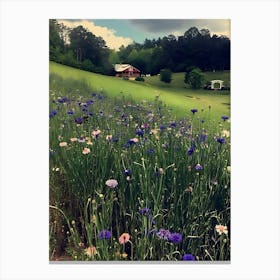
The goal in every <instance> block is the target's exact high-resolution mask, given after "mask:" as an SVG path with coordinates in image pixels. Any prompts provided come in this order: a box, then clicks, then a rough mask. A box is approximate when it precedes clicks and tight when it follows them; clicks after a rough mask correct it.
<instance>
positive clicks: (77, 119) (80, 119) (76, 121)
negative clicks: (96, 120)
mask: <svg viewBox="0 0 280 280" xmlns="http://www.w3.org/2000/svg"><path fill="white" fill-rule="evenodd" d="M83 121H84V119H83V118H76V119H75V123H77V124H82V123H83Z"/></svg>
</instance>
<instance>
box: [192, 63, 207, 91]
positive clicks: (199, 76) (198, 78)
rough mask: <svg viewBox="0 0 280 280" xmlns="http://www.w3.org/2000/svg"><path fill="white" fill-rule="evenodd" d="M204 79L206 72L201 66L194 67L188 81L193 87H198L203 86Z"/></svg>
mask: <svg viewBox="0 0 280 280" xmlns="http://www.w3.org/2000/svg"><path fill="white" fill-rule="evenodd" d="M203 80H204V74H203V73H202V72H201V70H200V69H199V68H194V69H193V70H192V71H191V72H190V74H189V79H188V81H189V82H188V83H189V85H190V86H191V87H192V88H193V89H198V88H201V86H202V82H203Z"/></svg>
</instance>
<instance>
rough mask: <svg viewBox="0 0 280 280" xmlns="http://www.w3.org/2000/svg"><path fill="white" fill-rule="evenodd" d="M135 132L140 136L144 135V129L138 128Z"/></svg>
mask: <svg viewBox="0 0 280 280" xmlns="http://www.w3.org/2000/svg"><path fill="white" fill-rule="evenodd" d="M135 134H136V135H138V136H143V135H144V131H143V130H142V129H136V130H135Z"/></svg>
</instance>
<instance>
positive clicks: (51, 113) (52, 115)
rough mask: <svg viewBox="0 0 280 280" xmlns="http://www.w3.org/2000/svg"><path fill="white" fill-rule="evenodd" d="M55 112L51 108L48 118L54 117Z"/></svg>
mask: <svg viewBox="0 0 280 280" xmlns="http://www.w3.org/2000/svg"><path fill="white" fill-rule="evenodd" d="M56 114H57V111H56V110H52V111H51V112H50V115H49V116H50V118H52V117H54V116H55V115H56Z"/></svg>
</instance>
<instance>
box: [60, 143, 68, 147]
mask: <svg viewBox="0 0 280 280" xmlns="http://www.w3.org/2000/svg"><path fill="white" fill-rule="evenodd" d="M59 146H60V147H66V146H67V142H60V143H59Z"/></svg>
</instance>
